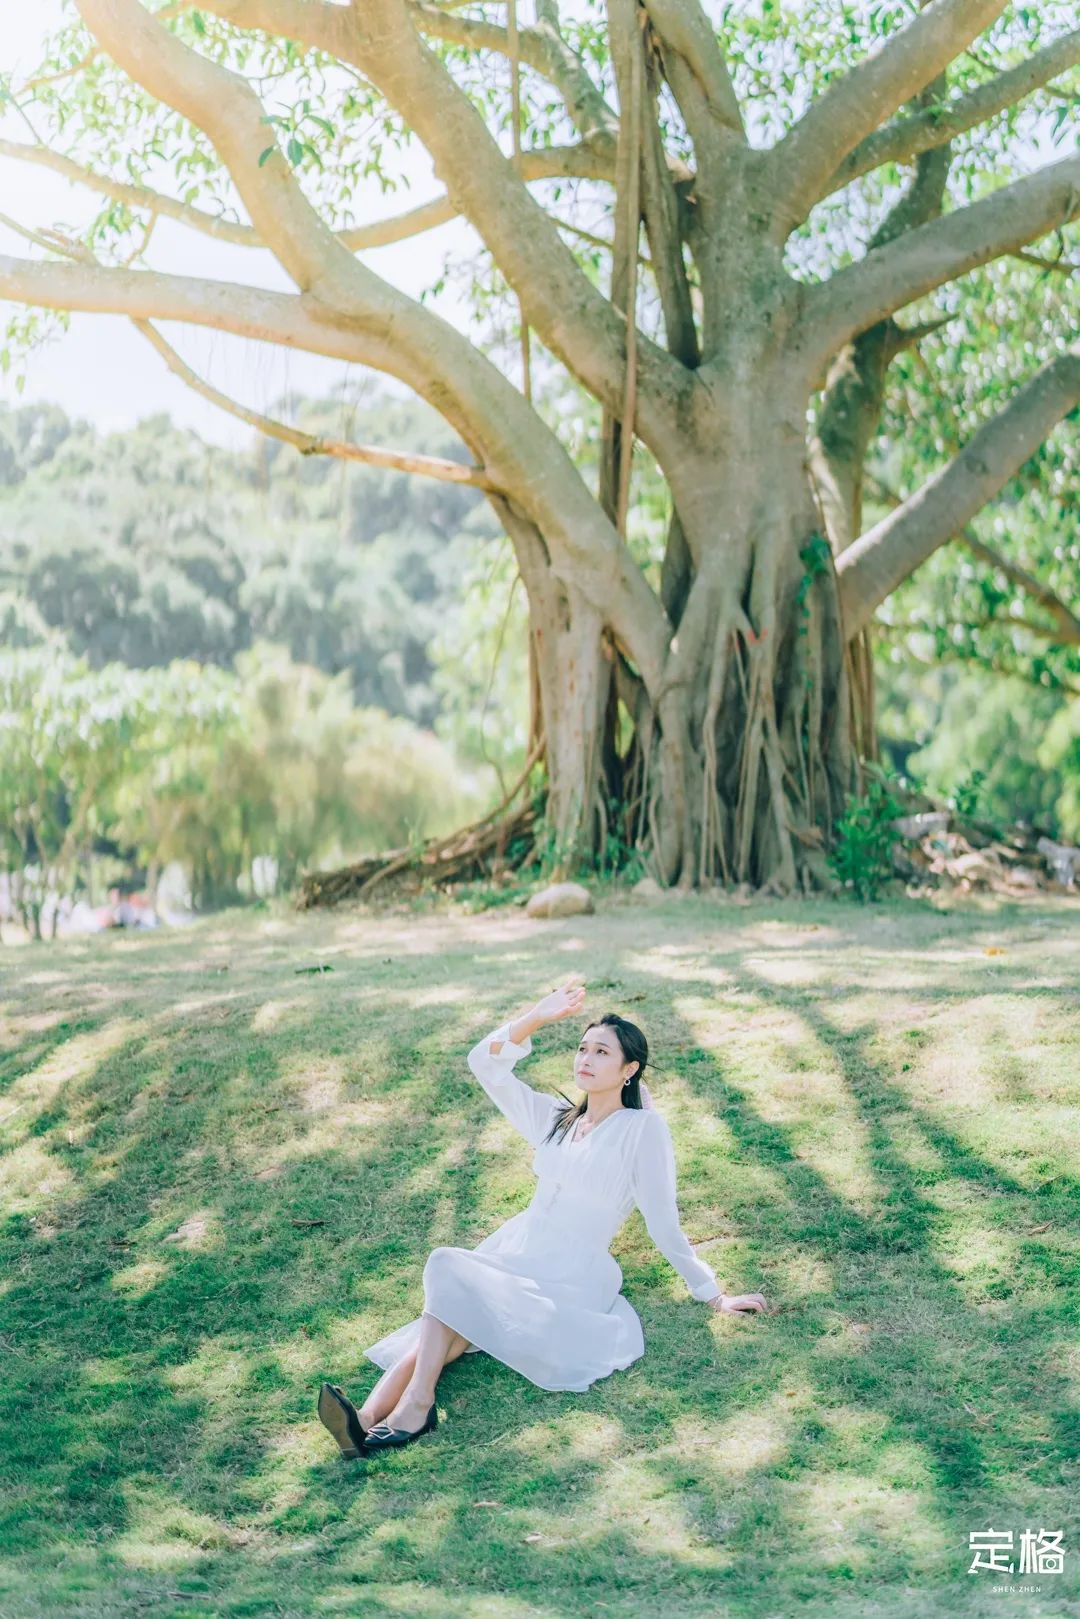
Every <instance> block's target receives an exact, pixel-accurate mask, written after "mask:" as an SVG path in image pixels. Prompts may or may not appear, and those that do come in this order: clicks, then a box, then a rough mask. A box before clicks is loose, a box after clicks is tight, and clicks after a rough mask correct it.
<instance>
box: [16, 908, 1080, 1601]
mask: <svg viewBox="0 0 1080 1619" xmlns="http://www.w3.org/2000/svg"><path fill="white" fill-rule="evenodd" d="M1078 921H1080V907H1077V906H1076V905H1075V904H1069V903H1068V902H1066V901H1056V902H1055V901H1051V902H1043V901H1039V902H1032V903H1024V904H997V903H991V902H987V904H986V905H985V906H975V905H974V904H973V903H971V902H969V903H968V905H967V906H966V907H965V908H962V909H961V908H956V909H952V910H949V909H934V908H932V907H929V906H924V905H918V904H915V903H914V902H908V901H901V902H897V903H890V904H889V906H888V907H867V908H857V907H854V906H851V905H847V904H829V903H821V904H810V903H806V904H799V903H794V902H791V903H784V902H776V903H773V904H762V905H753V906H748V907H738V906H734V905H731V904H719V903H716V902H713V901H712V900H710V899H708V898H706V897H693V898H690V899H685V900H680V899H678V898H675V897H671V898H665V899H663V900H661V901H659V902H656V903H645V902H642V901H638V900H635V899H632V898H630V897H621V898H611V899H608V900H604V901H603V902H602V904H601V909H600V911H599V913H598V914H597V915H595V916H592V917H575V918H573V919H570V920H568V921H561V922H544V923H537V922H532V921H529V920H527V919H526V918H525V917H524V915H523V914H522V913H521V912H520V911H517V910H513V909H500V910H495V911H489V912H486V913H482V914H475V915H468V914H465V913H464V912H461V911H457V912H454V911H451V910H449V909H442V910H438V909H430V908H429V909H427V910H414V911H410V910H407V909H404V908H403V909H401V910H399V911H397V912H394V913H384V914H381V915H376V914H367V913H365V912H362V911H357V910H353V911H346V912H341V913H332V914H329V915H319V914H315V915H311V914H308V915H303V916H298V915H294V914H292V913H290V912H287V911H284V910H282V911H278V912H274V911H265V910H263V911H254V912H250V913H242V914H237V913H233V914H229V915H227V916H222V917H217V918H210V919H207V920H205V921H203V922H200V923H199V924H198V925H196V926H195V927H193V928H190V929H188V930H185V931H179V932H170V933H159V934H147V935H144V936H138V935H123V934H111V935H107V936H99V937H97V938H91V939H87V940H85V941H74V940H73V941H61V942H60V943H58V944H57V945H55V946H51V947H50V946H47V945H27V946H25V947H22V948H18V949H10V950H6V951H4V952H3V953H0V969H2V972H3V983H2V991H0V1076H2V1081H3V1083H2V1087H0V1148H2V1153H3V1156H2V1158H0V1207H2V1214H3V1218H2V1233H3V1235H2V1242H3V1249H2V1264H0V1374H2V1380H0V1402H2V1416H0V1422H2V1431H0V1537H2V1538H0V1616H2V1619H39V1616H43V1615H49V1616H52V1615H58V1616H59V1615H64V1616H79V1619H83V1616H85V1619H111V1616H119V1615H124V1616H127V1615H148V1616H151V1619H179V1616H183V1619H218V1616H229V1619H233V1616H241V1615H264V1614H265V1615H273V1616H276V1619H286V1616H297V1619H299V1616H303V1619H309V1616H320V1619H321V1616H324V1615H345V1614H348V1615H361V1616H363V1619H367V1616H378V1619H382V1616H386V1619H391V1616H393V1619H561V1616H569V1615H573V1616H577V1615H595V1616H596V1619H654V1616H663V1619H723V1616H726V1615H747V1616H754V1619H759V1616H760V1619H772V1616H775V1619H788V1616H789V1615H793V1614H795V1613H796V1612H797V1613H798V1614H799V1615H800V1616H804V1615H805V1616H809V1615H815V1614H818V1613H821V1614H824V1613H825V1612H826V1611H828V1612H830V1613H838V1614H843V1615H851V1616H855V1615H858V1616H860V1619H861V1616H863V1615H876V1614H883V1615H889V1616H904V1619H907V1616H912V1619H922V1616H926V1619H930V1616H934V1619H937V1616H939V1615H942V1614H949V1615H950V1616H957V1619H959V1616H966V1615H982V1614H988V1615H990V1614H992V1615H994V1616H998V1619H1002V1616H1006V1615H1009V1616H1011V1615H1013V1614H1022V1615H1025V1616H1029V1615H1030V1616H1036V1615H1042V1614H1064V1613H1067V1612H1072V1613H1076V1612H1077V1611H1080V1609H1078V1608H1077V1606H1076V1604H1077V1603H1078V1602H1080V1581H1078V1580H1077V1577H1076V1576H1077V1569H1078V1568H1080V1512H1078V1510H1077V1500H1078V1494H1080V1488H1078V1487H1080V1465H1078V1458H1080V1443H1078V1440H1080V1422H1078V1415H1077V1413H1078V1410H1080V1333H1078V1331H1077V1317H1078V1309H1077V1300H1078V1296H1080V1291H1078V1288H1080V1262H1078V1240H1077V1239H1078V1235H1080V1197H1078V1191H1080V1186H1078V1176H1077V1164H1078V1162H1080V1151H1078V1149H1080V1107H1078V1101H1080V1094H1078V1093H1080V1061H1078V1053H1080V1016H1078V1008H1077V999H1076V992H1077V982H1078V978H1080V973H1078V967H1080V927H1078ZM320 963H322V964H328V965H330V966H332V968H333V971H332V972H324V973H313V972H303V971H301V969H303V968H310V967H313V966H315V965H317V964H320ZM572 971H581V972H583V973H584V974H585V975H586V978H587V981H588V985H589V989H590V999H589V1003H588V1004H589V1012H590V1014H594V1015H595V1014H598V1013H601V1012H604V1011H606V1010H608V1009H613V1010H618V1011H622V1012H624V1013H625V1014H626V1015H627V1016H630V1017H632V1018H634V1019H635V1021H639V1022H641V1024H642V1025H643V1027H644V1028H645V1030H646V1032H647V1034H648V1036H649V1039H650V1042H651V1044H652V1047H653V1053H654V1056H655V1059H656V1063H657V1065H658V1071H657V1072H656V1073H655V1074H651V1075H650V1079H651V1086H652V1090H653V1094H654V1097H655V1099H656V1102H657V1105H658V1106H659V1107H660V1108H661V1109H662V1110H663V1111H664V1113H665V1114H666V1116H667V1118H668V1120H669V1122H670V1124H671V1127H672V1132H673V1134H674V1137H675V1144H676V1153H677V1157H678V1161H679V1176H680V1208H681V1211H682V1217H683V1226H684V1229H685V1231H686V1233H687V1235H688V1236H689V1237H690V1239H691V1241H693V1242H695V1243H697V1244H698V1245H699V1249H700V1252H701V1253H702V1254H703V1255H705V1256H706V1257H707V1258H708V1260H709V1262H710V1264H712V1266H713V1267H714V1269H715V1270H716V1272H717V1275H718V1277H719V1278H720V1281H721V1283H722V1285H723V1286H724V1287H725V1289H726V1290H727V1291H729V1292H744V1291H755V1290H760V1291H762V1292H764V1293H765V1295H766V1297H767V1298H769V1300H770V1301H771V1302H772V1303H773V1304H774V1305H775V1306H776V1310H775V1313H774V1314H771V1315H769V1316H764V1317H756V1318H754V1317H751V1318H733V1317H719V1316H716V1315H715V1314H713V1313H712V1312H711V1311H709V1310H708V1309H707V1308H706V1307H705V1306H703V1305H701V1304H699V1303H697V1302H696V1301H695V1300H694V1299H693V1298H691V1297H690V1295H689V1293H688V1292H687V1289H686V1287H685V1284H684V1283H683V1282H682V1280H681V1278H680V1277H679V1276H677V1275H676V1274H675V1272H674V1271H673V1270H672V1269H671V1268H670V1266H669V1265H668V1264H667V1262H666V1261H665V1260H664V1259H663V1258H662V1257H661V1256H660V1255H659V1254H658V1253H657V1251H656V1250H655V1249H654V1248H653V1246H652V1244H651V1243H650V1241H649V1238H648V1235H647V1233H646V1231H645V1227H644V1223H643V1221H642V1219H641V1216H640V1215H639V1214H637V1213H635V1214H634V1215H633V1216H632V1218H631V1219H630V1221H629V1222H628V1223H627V1225H626V1226H625V1227H624V1228H623V1230H622V1232H621V1233H620V1235H619V1237H618V1238H617V1239H616V1243H615V1246H614V1249H613V1251H614V1253H615V1256H616V1258H617V1259H618V1260H619V1263H620V1264H621V1265H622V1268H623V1272H624V1275H625V1291H626V1294H627V1296H628V1297H629V1299H630V1300H631V1302H632V1303H633V1304H634V1306H635V1308H636V1309H637V1311H638V1313H639V1314H640V1316H641V1318H642V1321H643V1324H644V1328H645V1337H646V1344H647V1348H646V1353H645V1357H644V1359H643V1360H641V1361H639V1362H638V1363H637V1364H636V1365H635V1366H633V1367H632V1368H630V1369H629V1370H628V1371H625V1372H617V1373H615V1374H614V1375H613V1376H611V1377H610V1378H607V1379H604V1380H603V1381H601V1382H600V1383H598V1384H596V1385H594V1387H593V1388H592V1389H591V1390H590V1391H589V1392H588V1393H587V1394H553V1393H547V1392H545V1391H543V1390H541V1389H538V1388H535V1387H534V1386H533V1385H532V1384H531V1383H529V1382H527V1381H526V1380H525V1379H524V1378H522V1377H520V1376H519V1375H518V1374H517V1373H515V1372H513V1371H511V1370H510V1369H509V1368H508V1367H505V1366H503V1365H502V1364H500V1363H499V1362H497V1361H495V1360H493V1359H492V1358H491V1357H489V1356H487V1355H470V1356H467V1357H464V1358H463V1359H461V1360H459V1361H457V1362H455V1363H454V1364H453V1365H452V1366H450V1367H449V1368H448V1369H447V1371H446V1373H445V1374H444V1376H443V1378H442V1380H441V1382H440V1384H439V1410H440V1426H439V1428H438V1430H437V1432H436V1433H435V1434H434V1435H430V1436H428V1437H426V1438H425V1439H424V1440H423V1441H421V1442H420V1443H418V1444H416V1445H412V1446H410V1447H409V1448H408V1449H407V1450H404V1451H402V1452H400V1453H399V1454H397V1455H390V1456H383V1457H379V1458H376V1459H372V1460H371V1461H368V1462H359V1463H353V1464H346V1463H343V1462H341V1461H340V1460H339V1459H338V1456H337V1452H336V1450H335V1448H334V1446H333V1443H332V1441H331V1440H330V1438H329V1436H328V1435H327V1434H326V1433H325V1431H324V1430H323V1429H322V1427H321V1426H320V1425H319V1422H318V1420H317V1418H316V1415H315V1401H316V1395H317V1391H318V1386H319V1383H320V1381H321V1380H322V1379H323V1378H330V1379H331V1380H333V1381H338V1382H341V1383H342V1384H344V1385H345V1386H346V1388H348V1389H349V1390H350V1391H351V1392H352V1393H353V1394H354V1396H357V1397H359V1396H361V1395H362V1394H363V1393H365V1392H366V1390H367V1389H368V1388H369V1387H370V1386H371V1384H372V1383H373V1382H374V1381H375V1379H376V1378H377V1377H378V1376H379V1372H378V1369H377V1368H376V1367H375V1366H374V1365H373V1364H372V1363H371V1362H369V1361H365V1360H364V1359H363V1357H362V1350H363V1348H364V1346H365V1345H366V1344H369V1343H372V1342H374V1341H375V1339H376V1338H378V1337H380V1336H381V1335H382V1334H383V1333H385V1332H387V1331H389V1330H390V1329H391V1328H392V1327H395V1326H397V1325H399V1324H401V1323H402V1322H404V1321H407V1320H411V1319H412V1318H413V1317H414V1316H415V1315H417V1314H419V1311H420V1309H421V1308H422V1306H423V1294H422V1289H421V1271H422V1268H423V1264H424V1260H425V1259H426V1257H427V1254H428V1253H429V1251H430V1249H431V1248H432V1247H433V1246H435V1245H437V1244H459V1245H463V1246H472V1245H474V1244H475V1243H477V1242H478V1241H479V1240H480V1239H481V1238H482V1237H484V1236H485V1235H486V1234H487V1233H488V1232H489V1231H490V1230H492V1229H493V1227H494V1226H496V1225H497V1224H500V1223H501V1222H502V1221H503V1220H505V1219H507V1218H508V1217H509V1216H510V1215H511V1214H512V1213H514V1212H515V1211H516V1210H517V1209H519V1208H521V1207H523V1206H524V1204H525V1203H526V1202H527V1200H528V1197H529V1195H530V1193H531V1185H532V1181H531V1172H530V1167H529V1165H530V1158H531V1152H530V1149H529V1148H528V1147H527V1146H526V1144H525V1143H524V1142H523V1141H521V1140H520V1138H518V1137H517V1136H516V1135H515V1134H514V1133H513V1131H512V1130H511V1128H510V1126H509V1125H508V1124H507V1123H506V1122H505V1121H504V1120H503V1119H502V1117H501V1115H499V1114H498V1113H497V1111H496V1110H495V1109H494V1108H493V1107H492V1105H491V1103H490V1102H489V1100H488V1099H487V1097H486V1096H485V1094H484V1093H483V1091H482V1090H481V1089H480V1087H479V1086H478V1085H477V1084H476V1082H475V1081H474V1080H473V1079H472V1076H471V1075H470V1074H469V1071H468V1069H467V1067H466V1064H465V1054H466V1052H467V1050H468V1049H469V1047H470V1045H471V1044H472V1043H473V1042H474V1041H475V1040H476V1039H478V1038H479V1037H480V1035H481V1034H483V1033H484V1032H486V1030H487V1029H488V1028H490V1027H493V1026H494V1025H495V1024H496V1023H498V1022H501V1021H502V1020H503V1019H504V1018H506V1017H508V1016H509V1015H510V1014H511V1013H513V1012H516V1011H518V1010H520V1009H523V1008H524V1006H526V1005H527V1004H528V1003H529V1002H530V1001H531V1000H533V999H534V998H535V997H536V996H537V995H539V994H540V993H543V992H545V991H546V990H547V989H549V988H551V987H552V986H553V985H554V984H555V983H556V982H557V981H558V980H559V979H560V977H565V976H566V974H567V973H569V972H572ZM577 1033H578V1030H577V1026H576V1025H575V1026H573V1027H571V1026H570V1025H568V1024H564V1025H559V1026H556V1027H554V1028H552V1029H549V1030H547V1031H545V1032H544V1034H542V1035H540V1036H539V1037H538V1038H537V1040H536V1042H535V1052H534V1055H533V1056H532V1057H530V1058H528V1059H526V1060H525V1061H524V1062H523V1063H522V1064H521V1065H520V1070H519V1071H520V1073H521V1076H522V1077H523V1078H526V1079H528V1080H529V1081H530V1082H531V1083H533V1084H535V1085H537V1086H539V1087H551V1088H554V1087H556V1086H558V1087H561V1088H562V1089H564V1090H567V1091H571V1092H572V1077H571V1075H572V1069H571V1052H572V1050H573V1047H574V1042H575V1041H576V1038H577ZM991 1528H992V1529H994V1530H998V1531H1008V1532H1011V1533H1012V1535H1013V1536H1014V1541H1015V1547H1016V1551H1015V1553H1014V1557H1018V1553H1019V1541H1020V1534H1021V1532H1022V1531H1023V1530H1025V1529H1033V1530H1036V1531H1037V1530H1040V1529H1045V1530H1047V1531H1050V1532H1054V1531H1062V1532H1063V1536H1064V1540H1063V1544H1064V1547H1065V1551H1066V1556H1065V1568H1064V1572H1063V1573H1060V1574H1059V1573H1044V1574H1042V1575H1040V1576H1035V1577H1032V1576H1024V1577H1023V1578H1022V1577H1021V1576H1020V1575H1019V1573H1017V1572H1014V1574H1013V1575H1012V1576H1009V1575H1008V1574H1005V1575H995V1574H992V1573H989V1572H979V1573H976V1574H969V1573H968V1568H969V1564H970V1562H971V1559H972V1553H971V1551H970V1550H969V1544H968V1536H969V1534H970V1533H971V1532H972V1531H976V1530H987V1529H991ZM1007 1560H1008V1559H1006V1561H1007ZM1017 1567H1019V1564H1018V1563H1017ZM1010 1583H1011V1584H1013V1585H1015V1586H1016V1587H1017V1590H1016V1591H1015V1592H1013V1593H1010V1592H1008V1591H1005V1592H1001V1591H999V1590H997V1589H996V1587H998V1586H1001V1585H1005V1586H1008V1585H1009V1584H1010ZM1022 1585H1028V1586H1037V1587H1039V1590H1038V1591H1036V1592H1031V1593H1028V1592H1023V1591H1021V1590H1020V1589H1019V1587H1020V1586H1022Z"/></svg>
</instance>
